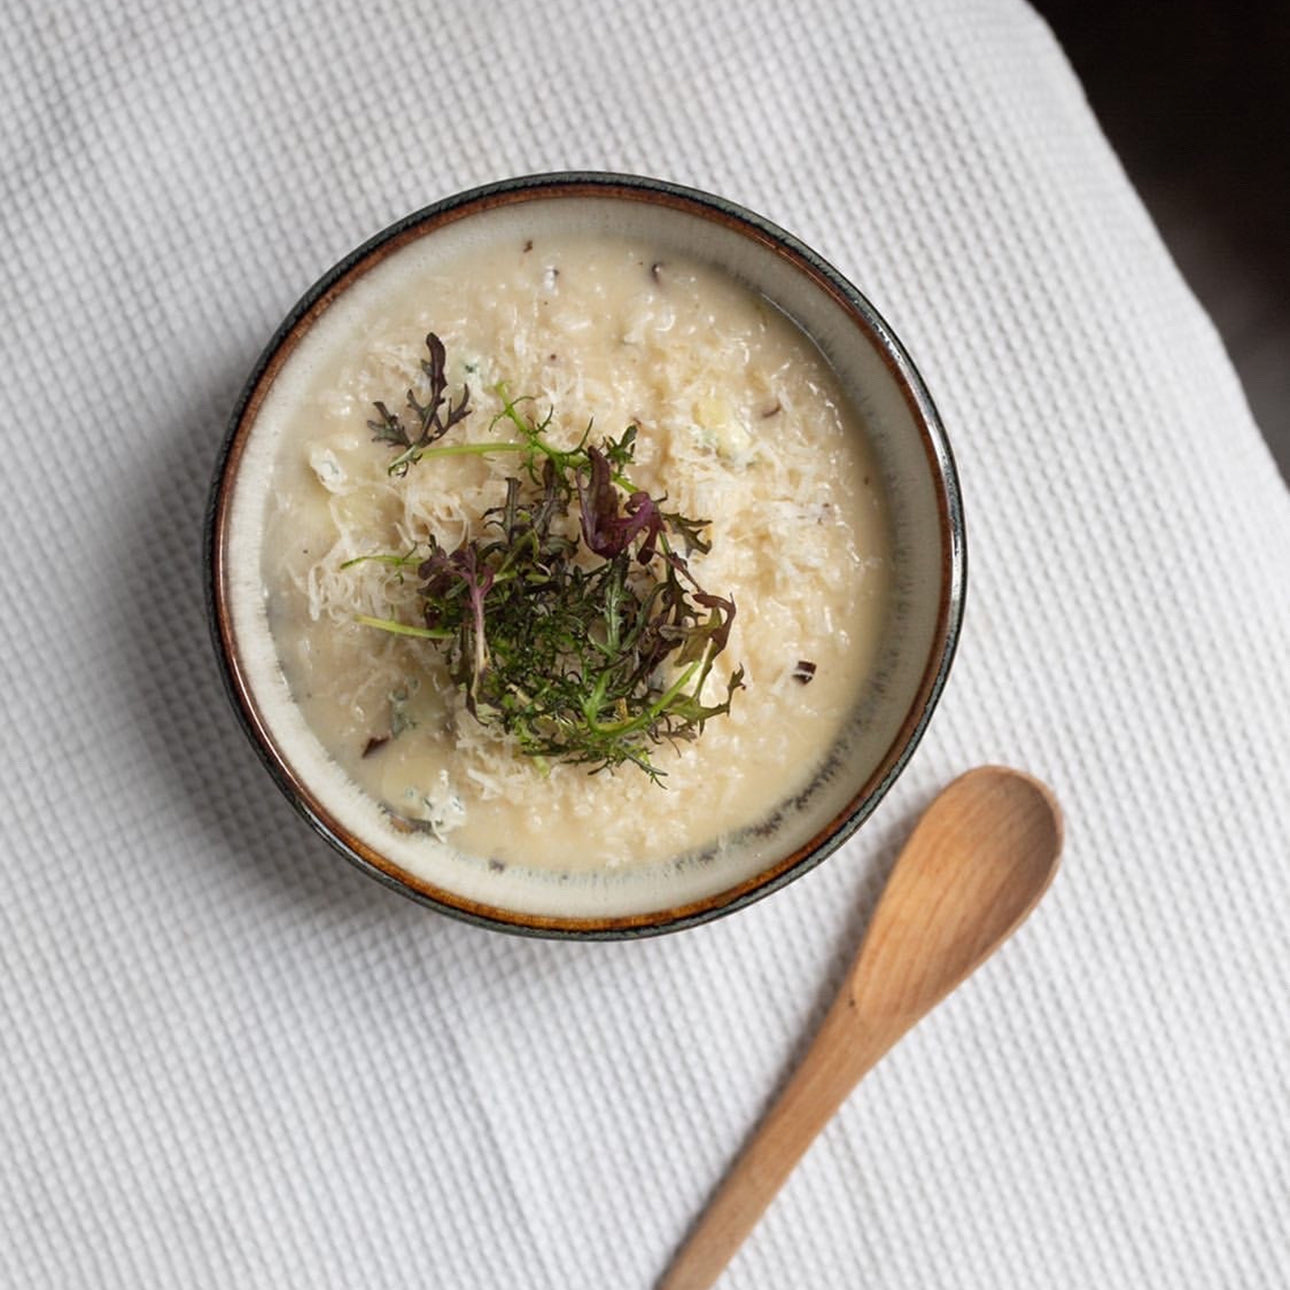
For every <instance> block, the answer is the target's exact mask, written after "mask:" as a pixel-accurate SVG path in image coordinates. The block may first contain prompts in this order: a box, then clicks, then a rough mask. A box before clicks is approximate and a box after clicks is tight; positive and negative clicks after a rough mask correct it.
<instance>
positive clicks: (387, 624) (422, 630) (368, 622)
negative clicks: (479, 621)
mask: <svg viewBox="0 0 1290 1290" xmlns="http://www.w3.org/2000/svg"><path fill="white" fill-rule="evenodd" d="M354 621H355V622H356V623H362V625H363V626H364V627H376V628H379V629H380V630H381V631H383V632H389V633H390V635H391V636H416V637H419V638H420V639H422V640H429V641H446V640H451V639H452V637H454V636H455V635H456V634H457V633H456V632H453V631H444V630H441V629H436V628H433V627H413V626H412V625H411V624H410V623H400V622H397V621H396V620H395V619H393V618H372V617H370V616H369V615H367V614H355V615H354Z"/></svg>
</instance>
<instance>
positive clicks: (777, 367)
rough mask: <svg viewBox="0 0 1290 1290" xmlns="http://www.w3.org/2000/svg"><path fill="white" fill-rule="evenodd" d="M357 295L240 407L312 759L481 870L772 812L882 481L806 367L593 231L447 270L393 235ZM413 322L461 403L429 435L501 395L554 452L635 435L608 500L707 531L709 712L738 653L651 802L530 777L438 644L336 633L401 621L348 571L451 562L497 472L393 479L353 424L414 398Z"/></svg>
mask: <svg viewBox="0 0 1290 1290" xmlns="http://www.w3.org/2000/svg"><path fill="white" fill-rule="evenodd" d="M391 265H394V266H397V271H394V270H392V269H391V267H390V266H391ZM383 281H384V282H385V284H386V285H385V288H384V290H383V291H382V292H381V293H380V294H379V296H376V297H373V296H372V295H371V293H366V294H365V293H363V292H362V291H351V292H348V293H346V295H345V296H342V297H341V298H340V299H339V301H338V302H336V303H334V304H332V305H331V307H330V308H329V311H328V319H329V324H328V325H329V337H330V339H329V341H328V344H327V347H326V351H325V352H319V353H317V354H314V355H312V357H311V358H310V359H309V361H308V363H307V371H306V378H307V379H297V380H296V381H295V383H294V385H293V387H292V395H291V397H290V399H282V398H280V399H278V400H277V401H276V403H274V404H273V405H272V406H271V407H269V408H266V411H265V413H264V414H263V418H262V419H264V420H266V421H267V422H269V423H271V424H269V425H268V426H267V429H266V432H271V433H273V435H274V436H275V441H276V447H275V449H274V453H275V456H274V460H273V466H272V471H273V474H272V481H271V487H270V489H269V498H268V504H267V514H266V515H265V518H264V530H263V543H262V567H261V575H262V579H263V585H264V593H265V606H266V611H267V623H268V627H269V630H270V632H271V634H272V639H273V642H274V644H275V647H276V652H277V657H278V660H279V663H280V665H281V669H282V672H283V674H284V676H285V678H286V681H287V684H288V685H289V687H290V692H291V695H292V697H293V698H294V701H295V703H296V704H297V705H298V706H299V708H300V710H301V711H302V712H303V714H304V716H305V719H306V721H307V724H308V727H309V728H310V730H311V731H312V733H313V735H314V736H315V737H316V739H317V741H318V742H319V744H320V745H321V748H322V749H323V750H325V753H326V755H327V756H328V757H329V758H331V759H334V761H335V763H337V764H338V765H339V766H340V767H341V768H342V769H343V771H344V772H345V774H346V775H348V776H349V777H350V778H351V779H352V781H353V782H354V783H355V784H357V785H358V786H360V787H361V789H362V790H363V791H364V792H365V793H366V794H368V795H369V796H370V798H372V799H374V800H375V801H376V802H378V803H380V804H381V806H382V808H383V809H384V811H385V812H386V815H387V819H388V820H389V822H390V824H391V825H392V826H393V827H395V828H397V829H401V830H402V831H403V832H404V833H407V832H408V830H412V831H414V832H419V833H421V834H423V835H425V837H426V838H427V841H428V842H429V841H438V842H446V843H447V844H449V845H450V846H451V847H452V848H453V849H455V850H459V851H460V852H462V853H464V854H465V855H467V856H471V857H476V858H479V859H481V860H484V861H487V862H490V863H493V864H495V865H510V864H514V863H521V864H525V865H529V866H540V867H549V868H554V869H560V870H565V871H567V870H578V869H583V870H590V869H597V868H599V869H604V868H616V867H620V866H628V865H634V864H636V865H638V864H641V863H648V862H654V861H658V860H661V859H664V858H667V857H671V856H676V855H679V854H681V853H684V852H694V851H702V850H703V849H705V848H710V847H712V846H713V845H714V844H717V843H719V841H720V840H721V839H722V838H723V837H726V836H728V835H730V834H732V833H734V832H736V831H738V830H740V829H744V828H747V827H755V826H757V825H758V824H759V823H761V822H763V821H765V820H767V819H768V818H769V817H771V816H772V815H774V814H775V812H776V811H777V810H778V809H779V808H781V807H782V805H783V804H784V803H785V802H787V801H790V800H791V799H792V798H793V797H794V796H795V795H797V794H799V793H801V792H802V790H803V789H804V788H806V787H807V786H808V784H809V783H810V782H811V780H812V778H813V777H814V776H815V775H816V774H817V773H818V772H819V770H820V767H821V766H822V764H823V763H824V762H825V760H826V758H827V755H828V753H829V750H830V749H831V748H832V746H833V745H834V743H835V741H836V740H837V739H838V738H839V736H840V734H841V732H842V731H843V728H844V726H845V725H846V723H847V721H848V718H849V717H851V716H852V715H853V714H854V712H855V710H856V707H857V703H858V698H859V695H860V692H861V689H862V686H863V685H864V682H865V679H866V676H867V675H868V673H869V671H870V669H871V668H872V667H873V665H874V663H875V659H876V654H877V651H878V647H879V641H880V637H881V635H882V631H883V624H884V614H885V604H886V596H887V589H888V578H889V550H888V544H889V534H888V522H887V514H886V507H885V504H884V499H883V496H882V494H881V491H880V489H879V487H878V473H877V471H876V470H875V469H874V467H873V465H872V463H871V461H870V457H869V453H868V449H867V446H866V441H865V434H864V428H863V426H862V425H861V424H859V422H858V420H857V417H856V415H855V414H854V413H853V411H852V410H851V409H850V408H849V407H848V406H847V404H846V401H845V400H844V398H843V396H842V394H841V392H840V390H839V388H838V385H837V383H836V381H835V379H834V377H833V375H832V373H831V372H830V370H829V368H828V366H827V365H826V363H825V362H824V361H823V359H822V358H821V356H820V355H819V353H818V352H817V351H816V350H815V349H814V348H813V347H812V346H811V345H810V343H809V342H808V341H807V340H806V339H805V338H804V337H803V335H802V334H801V333H800V332H799V331H798V330H797V329H796V328H795V327H794V326H793V324H792V323H791V322H790V321H788V320H787V319H786V318H785V317H784V316H783V315H781V314H780V313H779V312H777V311H776V310H775V309H774V308H773V307H772V306H770V305H768V304H767V303H766V302H765V301H764V300H763V299H762V298H760V297H759V296H757V295H755V294H754V293H752V292H750V291H749V290H747V289H745V288H744V287H742V286H741V285H739V284H738V283H736V282H735V281H733V280H732V279H731V278H729V277H728V276H726V275H724V274H722V273H719V272H717V271H715V270H711V269H708V268H706V267H704V266H703V265H701V264H698V263H689V262H686V261H685V260H683V259H681V258H678V257H677V256H676V255H673V254H667V253H662V252H658V251H656V250H653V249H651V247H649V246H647V245H643V244H637V243H636V242H633V241H627V240H620V239H617V238H615V237H613V236H611V235H599V236H593V237H588V236H586V235H580V236H579V237H577V238H576V239H575V238H572V237H564V236H561V235H553V234H551V233H549V232H547V233H544V234H538V235H535V236H534V237H532V238H528V237H515V238H512V239H510V240H508V241H506V242H505V243H501V244H491V243H489V244H485V245H478V246H472V245H465V246H462V247H461V248H459V249H458V250H457V251H456V252H455V253H454V254H453V255H451V256H450V257H448V258H447V259H446V260H445V258H444V257H443V256H441V255H438V256H431V255H428V254H426V253H424V251H423V250H422V249H419V247H418V245H417V244H416V243H413V244H412V245H411V246H410V247H409V248H407V249H405V250H403V251H400V252H398V253H396V255H395V257H394V258H393V260H392V261H388V262H387V265H386V266H385V270H384V279H383ZM390 283H395V284H396V285H395V286H393V287H391V286H390V285H389V284H390ZM430 331H433V332H434V333H435V334H437V336H439V337H440V338H441V339H442V342H443V344H444V347H445V351H446V354H447V376H448V380H449V386H448V393H449V396H450V397H452V398H456V397H458V396H459V395H460V392H461V390H462V387H464V386H468V387H469V389H470V396H471V397H470V402H471V405H472V409H473V410H472V411H471V413H470V415H469V417H468V418H466V419H465V420H464V421H463V422H462V423H461V424H460V425H459V426H457V427H455V428H454V429H453V430H452V431H451V432H450V434H449V436H448V437H446V438H445V440H444V441H443V442H445V443H450V442H453V441H454V440H460V441H466V440H469V441H472V442H473V441H483V440H488V439H490V438H493V439H496V440H499V441H501V440H505V439H507V438H508V437H513V436H508V433H507V429H506V426H505V424H504V423H501V424H498V425H494V424H493V422H494V419H495V418H496V416H497V414H498V413H499V412H500V411H501V409H502V407H503V397H504V395H503V392H504V393H505V394H506V395H509V396H510V397H511V398H512V399H516V398H523V399H524V400H526V402H525V403H524V404H523V405H521V406H523V407H525V408H526V409H530V410H531V411H532V415H534V416H537V417H541V418H545V417H546V416H547V414H548V413H550V415H551V421H550V425H549V427H548V430H547V432H546V433H547V435H548V437H549V438H550V439H551V440H553V441H554V442H557V443H559V444H561V445H562V446H572V445H574V444H576V443H578V442H579V441H580V439H581V438H582V436H583V435H584V433H585V432H586V430H587V427H588V425H589V424H590V425H591V426H592V432H591V437H592V440H593V441H595V440H596V439H597V438H598V437H599V436H601V435H613V436H617V435H620V434H621V433H622V432H623V431H624V429H625V428H626V427H627V426H629V425H634V426H636V427H637V440H636V452H635V460H634V463H633V464H631V465H630V467H628V473H629V474H630V477H631V480H632V484H633V486H635V487H639V488H641V489H643V490H646V491H648V492H649V493H651V494H652V495H654V496H660V495H663V494H666V497H667V499H668V505H669V507H674V508H675V509H676V510H678V511H680V512H682V513H684V514H685V515H687V516H691V517H696V518H702V519H705V520H707V521H709V527H708V529H707V530H706V535H707V538H708V540H709V541H710V543H711V550H710V552H709V553H707V554H706V555H705V554H701V553H695V554H694V555H693V556H692V557H691V564H692V567H693V570H694V573H695V576H696V577H697V578H698V580H699V581H700V582H701V583H702V584H703V586H704V587H705V588H706V589H707V590H708V591H710V592H712V593H715V594H717V595H720V596H724V597H731V598H733V600H734V601H735V603H736V605H737V612H736V615H735V619H734V624H733V628H732V630H731V633H730V638H729V642H728V644H727V647H726V649H725V651H724V652H723V653H722V654H721V655H720V657H719V658H718V660H717V663H716V666H715V667H714V669H713V673H712V675H711V676H710V677H709V679H708V685H707V690H711V691H713V694H714V696H715V697H718V698H719V697H721V696H723V695H724V693H725V686H726V680H727V678H728V676H729V674H730V672H731V671H732V670H733V669H734V668H735V667H737V666H738V667H742V669H743V683H744V688H743V689H741V690H739V691H738V692H736V693H735V694H734V695H733V699H732V704H731V711H730V713H729V714H728V715H723V716H719V717H715V718H713V719H712V720H710V721H709V722H708V723H707V724H706V726H705V728H704V730H703V732H702V734H701V735H700V736H699V737H698V738H697V739H696V740H694V741H692V742H686V743H683V744H681V745H679V746H677V747H672V746H670V745H669V744H666V743H664V744H662V745H660V746H658V747H655V748H652V749H651V750H650V756H651V757H652V759H653V761H654V764H655V765H656V766H657V768H658V770H659V771H660V773H661V781H662V786H660V785H659V784H657V783H654V782H652V781H651V779H650V778H649V777H648V776H647V775H645V774H644V773H643V772H642V771H640V770H639V769H638V768H637V767H636V766H634V765H632V764H630V763H628V764H624V765H621V766H618V767H616V768H614V769H612V770H606V771H602V772H600V773H596V774H589V773H588V771H587V769H586V768H585V767H583V766H577V765H570V764H566V763H562V762H558V761H557V762H544V763H539V762H535V761H534V760H533V759H532V758H530V757H527V756H525V755H524V754H522V753H520V752H518V751H517V750H516V748H515V746H514V744H513V741H512V740H510V739H509V737H508V736H506V735H505V734H503V733H501V732H499V731H498V730H497V729H495V728H493V727H491V726H488V725H484V724H481V723H480V722H479V721H477V720H476V719H475V717H474V716H472V715H471V714H470V712H469V711H467V710H466V706H465V703H464V701H463V698H462V695H461V693H460V692H459V687H457V686H456V685H455V684H454V683H453V682H452V681H451V679H450V678H449V675H448V669H447V665H446V663H445V661H444V658H443V654H442V651H441V650H440V648H439V647H438V646H437V645H436V644H435V643H433V642H430V641H426V640H420V639H412V638H406V637H400V636H396V635H392V634H390V633H388V632H383V631H380V630H377V629H375V628H373V627H370V626H367V625H365V624H364V623H362V622H361V621H359V620H360V618H363V617H367V618H378V619H383V620H394V621H401V622H408V623H415V622H417V621H419V608H418V605H419V602H418V579H417V576H416V570H415V566H414V565H412V566H408V567H403V566H399V565H395V564H391V563H386V562H383V561H380V560H372V559H360V558H359V557H370V556H372V555H375V554H382V553H383V554H396V555H397V554H403V553H409V552H413V553H415V552H417V551H425V550H426V549H427V546H428V544H429V543H430V541H431V540H432V539H433V540H434V541H436V542H437V543H439V544H440V545H441V546H443V547H445V548H448V549H452V548H454V547H456V546H457V545H458V544H459V543H460V542H461V541H462V540H463V538H464V537H467V536H469V535H471V534H472V533H477V532H478V531H479V528H480V525H481V517H482V516H483V512H484V511H485V510H486V509H487V508H489V507H493V506H496V505H498V503H499V501H500V500H501V497H502V493H503V489H504V483H503V481H504V479H505V477H506V476H508V475H511V474H514V473H515V471H516V463H515V460H514V458H513V456H510V455H508V454H506V453H504V452H497V453H488V454H483V453H481V454H480V455H476V456H471V457H468V458H463V457H445V458H442V459H434V460H431V459H425V460H421V461H418V462H416V463H414V464H413V465H411V466H410V467H409V469H408V470H407V472H406V474H404V475H402V476H398V475H391V474H390V472H389V466H390V463H391V459H392V455H393V454H392V452H391V449H390V447H389V445H388V444H385V443H380V442H375V441H374V439H373V432H372V430H371V428H370V427H369V424H368V422H369V420H370V419H371V418H372V417H373V416H374V415H375V414H374V411H373V405H374V403H375V402H376V401H378V400H381V401H383V402H385V403H386V404H388V405H389V406H390V407H391V408H397V407H401V406H402V405H403V401H404V397H405V392H406V391H407V390H408V389H409V388H411V389H413V390H414V392H415V391H421V393H422V396H423V395H424V377H423V376H422V375H421V373H420V366H419V364H420V361H421V359H422V358H424V357H425V354H426V349H425V337H426V334H427V332H430ZM419 383H420V384H419ZM705 697H707V695H706V691H705Z"/></svg>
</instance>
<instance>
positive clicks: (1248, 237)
mask: <svg viewBox="0 0 1290 1290" xmlns="http://www.w3.org/2000/svg"><path fill="white" fill-rule="evenodd" d="M1035 3H1036V6H1037V8H1038V9H1039V12H1040V13H1041V14H1042V15H1043V16H1044V18H1045V19H1046V20H1047V21H1048V23H1049V25H1050V26H1051V27H1052V28H1053V30H1054V32H1055V33H1056V35H1057V38H1058V40H1059V41H1060V42H1061V43H1062V45H1063V46H1064V47H1065V49H1066V52H1067V55H1068V56H1069V58H1070V60H1071V62H1072V63H1073V64H1074V66H1075V70H1076V72H1077V73H1078V74H1079V76H1080V79H1081V80H1082V81H1083V82H1084V87H1085V89H1086V91H1087V93H1088V97H1089V101H1090V102H1091V103H1092V105H1093V110H1094V111H1095V112H1096V113H1097V116H1098V119H1099V120H1100V121H1101V123H1102V128H1103V130H1104V131H1105V132H1106V134H1107V136H1108V138H1109V139H1110V141H1111V144H1112V146H1113V147H1114V148H1115V150H1116V152H1118V153H1119V155H1120V158H1121V160H1122V162H1123V163H1124V167H1125V169H1126V170H1127V171H1128V174H1129V178H1130V179H1131V180H1132V181H1133V183H1134V186H1135V187H1136V188H1137V190H1138V192H1139V193H1140V194H1141V196H1142V199H1143V201H1144V202H1145V203H1146V206H1147V208H1148V210H1149V211H1150V212H1151V215H1152V218H1153V219H1154V220H1155V223H1156V226H1157V227H1158V228H1159V230H1160V232H1161V235H1162V236H1163V237H1164V240H1165V242H1166V244H1167V245H1168V247H1169V249H1170V251H1171V252H1172V254H1173V257H1174V259H1175V261H1176V262H1177V264H1178V267H1179V268H1180V269H1181V270H1182V273H1183V276H1184V277H1185V278H1186V279H1187V281H1188V283H1190V285H1191V288H1192V290H1193V291H1194V292H1195V293H1196V295H1197V296H1198V297H1199V299H1200V302H1201V304H1202V305H1203V306H1204V307H1205V309H1206V310H1207V311H1208V313H1209V315H1210V317H1211V318H1212V319H1213V320H1214V323H1215V324H1216V326H1217V327H1218V330H1219V332H1220V333H1221V335H1222V337H1223V340H1224V343H1225V344H1226V346H1227V352H1228V353H1229V354H1230V355H1231V358H1232V361H1233V362H1234V363H1235V365H1236V369H1237V372H1238V373H1239V375H1240V377H1241V382H1242V384H1243V385H1244V386H1245V392H1246V397H1247V398H1248V399H1249V403H1250V407H1251V409H1252V411H1253V413H1254V418H1255V420H1256V421H1257V422H1258V423H1259V426H1260V428H1261V429H1262V430H1263V433H1264V436H1265V437H1266V438H1267V440H1268V443H1269V444H1270V445H1271V447H1272V451H1273V453H1274V455H1275V456H1276V457H1277V460H1278V463H1279V465H1280V467H1281V472H1282V475H1283V476H1284V477H1286V478H1287V479H1290V0H1266V2H1265V3H1261V4H1260V3H1241V0H1233V2H1232V3H1226V4H1225V3H1222V0H1208V3H1202V2H1201V0H1175V2H1173V3H1165V2H1164V0H1120V2H1119V3H1114V2H1112V0H1082V2H1081V0H1035Z"/></svg>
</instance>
